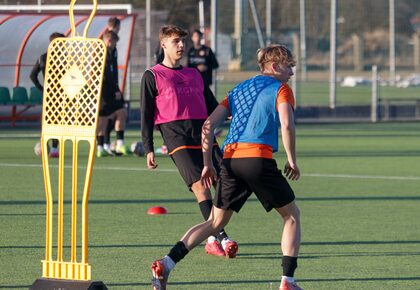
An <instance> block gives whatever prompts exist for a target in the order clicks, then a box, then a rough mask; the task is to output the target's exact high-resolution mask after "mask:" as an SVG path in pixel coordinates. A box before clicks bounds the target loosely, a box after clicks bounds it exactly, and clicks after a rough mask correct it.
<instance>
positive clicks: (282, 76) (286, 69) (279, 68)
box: [274, 63, 293, 83]
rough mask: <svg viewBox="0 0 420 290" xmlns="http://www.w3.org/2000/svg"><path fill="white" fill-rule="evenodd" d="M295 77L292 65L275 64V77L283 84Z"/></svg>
mask: <svg viewBox="0 0 420 290" xmlns="http://www.w3.org/2000/svg"><path fill="white" fill-rule="evenodd" d="M292 76H293V69H292V66H291V65H290V64H285V63H277V64H274V77H275V78H276V79H278V80H279V81H281V82H282V83H287V82H288V81H289V79H290V78H291V77H292Z"/></svg>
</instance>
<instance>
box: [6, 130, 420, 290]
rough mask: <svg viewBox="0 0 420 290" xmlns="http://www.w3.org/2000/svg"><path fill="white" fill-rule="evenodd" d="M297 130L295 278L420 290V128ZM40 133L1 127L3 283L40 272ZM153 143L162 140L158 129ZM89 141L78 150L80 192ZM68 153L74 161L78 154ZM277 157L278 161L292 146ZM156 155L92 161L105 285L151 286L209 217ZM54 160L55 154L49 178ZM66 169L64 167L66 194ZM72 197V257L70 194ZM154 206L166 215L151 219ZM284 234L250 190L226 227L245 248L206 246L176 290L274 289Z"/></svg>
mask: <svg viewBox="0 0 420 290" xmlns="http://www.w3.org/2000/svg"><path fill="white" fill-rule="evenodd" d="M297 132H298V133H297V152H298V165H299V166H300V169H301V172H302V177H301V180H299V181H292V182H291V185H292V187H293V188H294V190H295V193H296V196H297V203H298V205H299V207H300V209H301V222H302V245H301V250H300V258H299V262H298V263H299V267H298V269H297V270H296V278H297V280H298V282H299V285H300V286H301V287H302V288H303V289H305V290H307V289H317V290H318V289H340V290H341V289H358V290H360V289H366V290H370V289H420V276H419V273H420V223H419V221H420V210H419V208H420V175H419V173H420V124H417V123H380V124H332V125H330V124H328V125H327V124H325V125H317V124H313V125H301V124H299V125H298V126H297ZM38 134H39V133H38V132H37V131H36V129H31V128H18V129H9V128H5V127H2V128H1V129H0V179H1V182H0V233H1V234H0V235H1V238H0V265H1V268H2V269H1V271H0V273H1V274H0V289H28V288H29V285H31V284H32V282H33V281H34V280H35V279H37V278H40V277H41V260H42V259H43V258H44V246H45V242H44V241H45V231H44V229H45V192H44V183H43V174H42V167H41V159H40V157H37V156H35V155H34V153H33V147H34V144H35V143H36V141H37V138H38V137H37V135H38ZM126 135H127V142H128V143H131V142H133V141H136V140H137V139H138V136H139V135H140V133H139V130H138V128H134V127H133V128H130V130H128V132H127V134H126ZM156 144H157V145H161V144H162V140H161V138H159V137H158V136H157V135H156ZM69 147H70V145H69ZM87 147H88V146H87V145H86V144H83V145H82V146H81V150H80V160H79V167H80V168H79V172H78V173H79V174H78V175H79V176H80V181H79V187H80V188H81V187H82V185H81V183H82V182H81V180H82V179H83V177H84V173H85V169H84V162H85V160H86V156H87ZM66 156H67V158H66V160H65V164H66V166H70V165H71V159H70V151H67V152H66ZM275 157H276V159H277V161H278V165H279V167H280V168H281V167H282V166H283V164H284V162H285V158H284V151H283V150H280V153H277V154H276V155H275ZM157 162H158V164H159V167H158V169H157V170H155V171H150V170H147V169H146V162H145V158H135V157H107V158H101V159H95V165H94V170H93V176H92V187H91V196H90V205H89V225H90V228H89V263H91V265H92V272H93V279H96V280H102V281H104V283H105V284H106V285H107V286H108V288H109V289H117V290H120V289H150V285H149V284H150V278H151V271H150V264H151V263H152V262H153V260H155V259H157V258H160V257H162V256H163V255H165V254H167V252H168V251H169V249H170V247H171V246H172V245H173V244H174V243H175V242H176V241H178V240H179V239H180V237H181V236H182V235H183V234H184V232H185V231H186V230H187V229H188V228H189V227H190V226H192V225H194V224H196V223H198V222H201V220H202V217H201V214H200V213H199V210H198V207H197V205H196V203H195V201H194V198H193V196H192V194H191V193H190V192H189V191H188V190H187V189H186V187H185V185H184V184H183V181H182V179H181V177H180V176H179V174H178V172H177V171H176V168H175V166H174V165H173V163H172V161H171V159H170V158H169V157H167V156H160V157H158V158H157ZM57 164H58V162H57V160H51V173H52V174H51V175H52V180H53V182H56V181H57ZM250 170H251V169H250ZM70 174H71V171H70V168H68V167H66V170H65V176H66V179H65V188H66V190H67V191H68V190H69V189H70V184H71V181H70ZM56 188H57V186H55V185H54V187H53V190H54V192H55V193H56ZM79 199H80V198H79ZM65 200H66V201H67V202H66V203H65V209H64V210H65V212H64V216H65V220H66V223H65V226H67V227H66V228H65V232H64V235H65V238H66V242H65V245H66V247H65V255H66V257H68V250H69V249H68V246H69V244H70V242H69V230H68V226H69V218H70V204H69V201H70V196H69V195H68V193H67V195H66V197H65ZM155 205H159V206H164V207H166V208H167V209H168V211H169V214H167V215H161V216H150V215H147V214H146V211H147V209H148V208H149V207H151V206H155ZM55 212H56V211H55ZM55 225H56V224H55ZM281 229H282V222H281V219H280V217H279V216H278V214H276V213H275V212H270V213H268V214H267V213H265V211H264V210H263V208H262V206H261V205H260V204H259V202H258V201H257V199H256V198H255V197H252V198H251V199H250V200H249V201H248V203H247V204H246V205H245V207H244V208H243V210H242V211H241V212H240V213H239V214H235V215H234V216H233V218H232V220H231V222H230V224H229V225H228V226H227V228H226V230H227V231H228V233H229V234H230V236H231V237H232V238H233V239H235V240H237V241H238V243H239V252H238V256H237V258H236V259H232V260H226V259H224V258H218V257H213V256H209V255H207V254H205V252H204V249H203V246H199V247H198V248H197V249H195V250H193V251H192V252H191V253H190V254H189V255H188V256H187V257H186V258H185V259H184V260H183V261H181V262H180V263H179V264H178V265H177V267H176V268H175V270H174V271H173V272H172V273H171V277H170V282H169V286H168V289H174V290H175V289H182V290H184V289H186V290H189V289H191V290H192V289H194V290H197V289H199V290H207V289H208V290H210V289H241V290H245V289H250V290H251V289H252V290H255V289H278V284H279V281H280V275H281V266H280V264H281V261H280V257H281V254H280V252H279V249H280V248H279V240H280V236H281ZM54 238H55V235H54ZM79 238H80V231H79ZM78 255H79V256H80V250H79V253H78ZM271 283H272V284H271Z"/></svg>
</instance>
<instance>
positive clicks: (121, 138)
mask: <svg viewBox="0 0 420 290" xmlns="http://www.w3.org/2000/svg"><path fill="white" fill-rule="evenodd" d="M115 133H117V140H124V131H115Z"/></svg>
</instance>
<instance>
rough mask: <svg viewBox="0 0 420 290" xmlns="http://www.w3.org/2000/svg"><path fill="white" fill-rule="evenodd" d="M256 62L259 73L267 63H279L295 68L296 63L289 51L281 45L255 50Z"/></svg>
mask: <svg viewBox="0 0 420 290" xmlns="http://www.w3.org/2000/svg"><path fill="white" fill-rule="evenodd" d="M257 62H258V66H259V67H260V70H261V71H264V68H265V65H266V64H267V63H270V62H273V63H281V64H288V65H290V66H292V67H293V66H295V65H296V61H295V59H294V58H293V55H292V53H291V52H290V50H289V49H288V48H287V47H286V46H285V45H281V44H271V45H269V46H266V47H263V48H260V49H258V50H257Z"/></svg>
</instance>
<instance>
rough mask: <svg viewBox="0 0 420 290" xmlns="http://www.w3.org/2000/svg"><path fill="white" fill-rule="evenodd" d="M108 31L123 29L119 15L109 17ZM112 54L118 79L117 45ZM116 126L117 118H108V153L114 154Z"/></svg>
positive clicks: (105, 137) (105, 144)
mask: <svg viewBox="0 0 420 290" xmlns="http://www.w3.org/2000/svg"><path fill="white" fill-rule="evenodd" d="M106 29H107V31H113V32H115V33H116V34H118V32H120V29H121V20H119V19H118V18H117V17H110V18H109V19H108V23H107V27H106ZM111 55H112V62H113V64H112V65H113V67H115V68H116V70H115V72H114V74H115V76H114V77H115V79H116V80H117V81H118V79H119V78H118V51H117V47H116V46H115V48H114V49H113V51H112V52H111ZM114 127H115V119H109V120H108V124H107V125H106V131H105V134H104V150H105V151H106V152H107V153H108V155H114V152H112V150H111V132H112V130H113V129H114ZM115 153H116V152H115Z"/></svg>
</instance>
